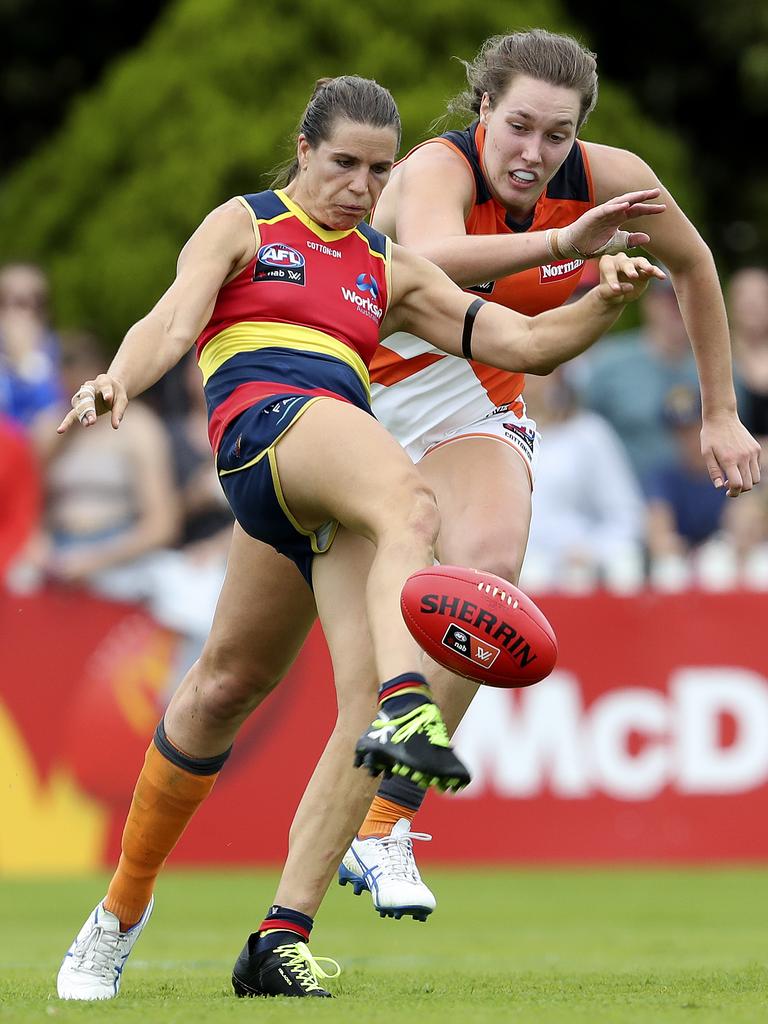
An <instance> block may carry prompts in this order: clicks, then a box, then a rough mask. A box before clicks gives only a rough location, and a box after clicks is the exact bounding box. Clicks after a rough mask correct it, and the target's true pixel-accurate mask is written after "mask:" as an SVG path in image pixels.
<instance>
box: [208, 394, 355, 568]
mask: <svg viewBox="0 0 768 1024" xmlns="http://www.w3.org/2000/svg"><path fill="white" fill-rule="evenodd" d="M323 400H324V399H321V398H318V397H317V396H316V395H296V394H292V395H285V394H284V395H279V394H276V395H273V396H271V397H270V398H268V399H266V400H264V401H263V402H259V403H258V404H257V405H252V406H251V407H250V408H249V409H246V410H245V412H243V413H241V414H240V415H239V416H238V417H237V418H236V419H234V420H233V421H232V422H231V423H230V424H229V426H228V427H227V429H226V430H225V431H224V435H223V436H222V439H221V445H220V446H219V453H218V456H217V459H216V467H217V469H218V472H219V480H220V481H221V486H222V487H223V489H224V493H225V495H226V496H227V501H228V502H229V505H230V507H231V509H232V511H233V512H234V514H235V518H236V519H237V521H238V523H239V524H240V525H241V526H242V528H243V529H244V530H245V532H246V533H247V534H249V535H250V536H251V537H255V539H256V540H261V541H264V543H266V544H271V545H272V547H273V548H276V549H277V550H278V551H279V552H280V553H281V554H283V555H286V556H287V557H288V558H290V559H291V561H292V562H295V564H296V565H297V566H298V568H299V570H300V571H301V574H302V575H303V577H304V579H305V580H306V581H307V583H308V584H309V585H310V587H311V586H312V560H313V558H314V556H315V555H319V554H322V553H323V552H324V551H327V550H328V548H330V546H331V544H332V543H333V538H334V537H335V536H336V530H337V529H338V525H339V524H338V523H337V522H336V520H335V519H333V520H329V521H328V522H327V523H323V525H322V526H321V527H320V528H319V529H317V530H305V529H304V528H303V527H302V526H300V525H299V523H298V522H297V521H296V519H295V518H294V517H293V515H292V514H291V511H290V509H289V508H288V506H287V504H286V502H285V498H284V496H283V490H282V487H281V486H280V477H279V475H278V472H277V459H276V457H275V446H276V444H277V442H278V441H279V439H280V438H281V437H282V435H283V434H284V433H285V432H286V430H288V428H289V427H290V426H291V425H292V424H293V423H295V422H296V420H297V419H298V417H299V416H301V415H302V413H303V412H304V411H305V410H306V409H308V408H309V406H310V405H312V404H313V402H320V401H323Z"/></svg>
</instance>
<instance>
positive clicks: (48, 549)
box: [0, 264, 232, 660]
mask: <svg viewBox="0 0 768 1024" xmlns="http://www.w3.org/2000/svg"><path fill="white" fill-rule="evenodd" d="M108 362H109V355H108V353H107V351H106V349H105V347H104V344H103V341H102V340H101V339H99V338H98V337H96V336H95V335H93V334H91V333H89V332H87V331H57V330H56V329H55V327H54V326H52V324H51V321H50V317H49V288H48V282H47V279H46V276H45V274H44V273H43V271H42V270H41V268H39V267H37V266H32V265H26V264H13V265H7V266H5V267H0V434H1V435H2V438H1V439H0V580H2V581H3V583H4V585H5V587H7V588H9V589H11V590H14V591H16V592H23V593H30V592H33V591H35V590H36V589H38V588H40V587H42V586H44V585H45V584H47V583H51V582H53V583H57V584H60V585H64V586H67V587H84V588H87V589H88V590H90V591H92V592H94V593H96V594H99V595H102V596H104V597H106V598H110V599H113V600H117V601H127V602H132V603H135V602H139V603H142V604H143V605H145V606H146V607H147V608H148V610H149V611H150V612H151V613H152V615H153V616H154V617H155V618H156V619H157V620H158V621H159V622H160V623H162V624H163V625H165V626H167V627H169V628H171V629H173V630H174V631H176V632H178V633H179V634H180V635H181V636H182V637H185V638H187V639H188V641H189V650H190V660H191V659H192V658H193V657H194V656H195V652H196V651H199V648H200V646H201V643H202V640H203V639H204V637H205V636H206V634H207V632H208V630H209V628H210V624H211V620H212V618H213V611H214V608H215V603H216V598H217V596H218V592H219V589H220V587H221V582H222V580H223V577H224V569H225V566H226V554H227V549H228V546H229V539H230V535H231V532H232V515H231V513H230V511H229V507H228V505H227V503H226V500H225V499H224V495H223V493H222V491H221V488H220V487H219V484H218V480H217V478H216V473H215V470H214V467H213V463H212V460H211V454H210V448H209V446H208V438H207V422H206V409H205V400H204V397H203V392H202V388H201V386H200V373H199V370H198V368H197V365H196V363H195V361H194V358H193V354H192V353H190V355H189V356H188V357H187V358H186V359H185V360H184V361H183V362H182V363H181V364H180V365H179V366H178V367H177V368H176V369H175V370H174V371H173V372H172V373H171V374H169V375H168V376H167V377H166V378H165V380H164V381H163V382H161V385H158V387H157V388H155V389H154V390H153V391H152V392H149V393H148V394H147V395H146V396H144V400H140V401H134V402H131V405H130V408H129V410H128V413H127V414H126V416H125V419H124V421H123V423H122V424H121V426H120V429H119V430H117V431H115V430H113V429H112V426H111V423H110V421H109V417H107V416H104V417H101V418H100V419H99V420H98V421H97V423H96V424H95V425H94V426H93V427H90V428H89V429H88V430H81V429H76V430H70V431H68V432H67V433H66V434H58V433H57V432H56V427H57V426H58V424H59V423H60V422H61V419H62V417H63V416H64V414H65V412H66V411H67V410H68V408H69V400H70V397H71V396H72V394H73V393H74V392H75V391H76V390H77V389H78V388H79V386H80V384H81V383H82V382H83V381H84V380H87V379H89V378H93V377H95V376H96V375H97V374H98V373H100V372H101V371H102V370H103V369H105V367H106V365H107V364H108Z"/></svg>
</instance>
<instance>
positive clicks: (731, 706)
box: [670, 668, 768, 793]
mask: <svg viewBox="0 0 768 1024" xmlns="http://www.w3.org/2000/svg"><path fill="white" fill-rule="evenodd" d="M670 689H671V691H672V696H673V700H674V703H675V706H676V710H677V715H678V723H677V734H678V758H679V767H678V780H677V781H678V786H679V789H680V790H681V791H682V792H683V793H738V792H741V791H743V790H745V789H752V788H753V787H755V786H759V785H761V784H762V783H764V782H765V781H766V779H767V778H768V692H767V691H766V685H765V680H764V679H763V677H762V676H761V675H758V673H757V672H751V671H750V670H749V669H744V668H695V669H686V670H683V671H680V672H678V673H676V675H675V676H674V679H673V682H672V686H671V687H670ZM723 715H730V716H732V717H733V718H734V719H735V722H736V736H735V740H734V742H733V743H731V744H730V745H728V746H725V747H724V746H722V744H721V743H720V721H721V718H722V716H723Z"/></svg>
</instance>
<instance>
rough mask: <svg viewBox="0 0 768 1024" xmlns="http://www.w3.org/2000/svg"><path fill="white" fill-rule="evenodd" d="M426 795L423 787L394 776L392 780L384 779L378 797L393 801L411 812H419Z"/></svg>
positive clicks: (377, 793)
mask: <svg viewBox="0 0 768 1024" xmlns="http://www.w3.org/2000/svg"><path fill="white" fill-rule="evenodd" d="M426 795H427V791H426V789H424V787H423V786H419V785H418V784H417V783H415V782H411V781H410V779H398V778H397V777H396V776H394V775H393V776H392V778H391V779H384V781H383V782H382V783H381V785H380V786H379V788H378V790H377V792H376V796H380V797H383V798H384V799H385V800H391V802H392V803H393V804H400V806H401V807H407V808H408V810H409V811H418V810H419V808H420V807H421V805H422V804H423V803H424V797H425V796H426Z"/></svg>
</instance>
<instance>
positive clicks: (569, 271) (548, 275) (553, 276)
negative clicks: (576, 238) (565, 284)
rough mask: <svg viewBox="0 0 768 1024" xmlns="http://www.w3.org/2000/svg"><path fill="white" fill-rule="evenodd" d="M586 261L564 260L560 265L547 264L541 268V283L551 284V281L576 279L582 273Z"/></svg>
mask: <svg viewBox="0 0 768 1024" xmlns="http://www.w3.org/2000/svg"><path fill="white" fill-rule="evenodd" d="M583 266H584V260H563V261H562V262H560V263H545V264H544V266H542V267H539V283H540V284H549V282H550V281H562V280H564V279H565V278H566V277H576V275H577V274H580V273H581V268H582V267H583Z"/></svg>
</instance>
